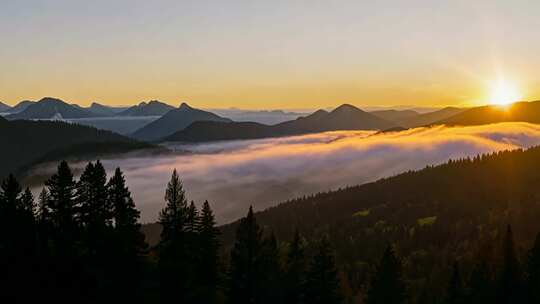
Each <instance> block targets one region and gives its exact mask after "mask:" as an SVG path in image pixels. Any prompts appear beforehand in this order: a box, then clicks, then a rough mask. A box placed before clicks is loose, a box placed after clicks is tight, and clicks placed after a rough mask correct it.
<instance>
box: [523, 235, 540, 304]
mask: <svg viewBox="0 0 540 304" xmlns="http://www.w3.org/2000/svg"><path fill="white" fill-rule="evenodd" d="M526 284H527V297H528V303H540V233H538V234H537V235H536V239H535V241H534V245H533V247H532V248H531V250H530V251H529V254H528V257H527V280H526Z"/></svg>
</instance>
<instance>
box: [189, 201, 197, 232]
mask: <svg viewBox="0 0 540 304" xmlns="http://www.w3.org/2000/svg"><path fill="white" fill-rule="evenodd" d="M198 226H199V212H198V211H197V207H196V206H195V203H194V202H193V201H191V203H190V204H189V206H188V209H187V216H186V232H187V233H189V234H190V235H192V236H193V235H194V234H195V233H197V228H198Z"/></svg>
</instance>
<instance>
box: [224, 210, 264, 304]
mask: <svg viewBox="0 0 540 304" xmlns="http://www.w3.org/2000/svg"><path fill="white" fill-rule="evenodd" d="M261 254H262V230H261V228H260V227H259V225H258V224H257V221H256V219H255V216H254V214H253V208H252V207H251V206H250V207H249V211H248V214H247V216H246V217H245V218H242V219H241V220H240V223H239V225H238V228H237V229H236V241H235V243H234V247H233V249H232V252H231V265H230V283H231V284H230V289H229V301H230V302H231V303H235V304H244V303H245V304H248V303H249V304H252V303H262V301H261V295H262V291H263V290H264V286H262V282H263V276H264V275H265V274H264V273H262V272H261Z"/></svg>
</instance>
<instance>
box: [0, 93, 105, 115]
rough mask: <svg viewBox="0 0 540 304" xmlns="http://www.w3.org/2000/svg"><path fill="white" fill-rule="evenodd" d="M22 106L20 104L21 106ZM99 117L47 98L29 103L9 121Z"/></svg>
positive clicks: (55, 99) (85, 110)
mask: <svg viewBox="0 0 540 304" xmlns="http://www.w3.org/2000/svg"><path fill="white" fill-rule="evenodd" d="M19 105H20V104H19ZM95 116H98V115H97V114H95V113H92V112H90V111H88V110H87V109H84V108H81V107H78V106H73V105H70V104H68V103H66V102H64V101H62V100H60V99H57V98H52V97H45V98H42V99H41V100H39V101H38V102H35V103H28V105H27V106H26V108H25V109H24V110H22V111H20V112H17V113H14V114H10V115H8V116H7V118H8V119H10V120H14V119H53V120H62V119H70V118H87V117H95Z"/></svg>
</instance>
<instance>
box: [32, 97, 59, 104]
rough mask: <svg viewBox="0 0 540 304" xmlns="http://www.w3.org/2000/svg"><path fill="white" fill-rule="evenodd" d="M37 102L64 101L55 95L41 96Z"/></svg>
mask: <svg viewBox="0 0 540 304" xmlns="http://www.w3.org/2000/svg"><path fill="white" fill-rule="evenodd" d="M38 102H40V103H65V102H64V101H63V100H61V99H58V98H55V97H43V98H41V99H40V100H39V101H38Z"/></svg>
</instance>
